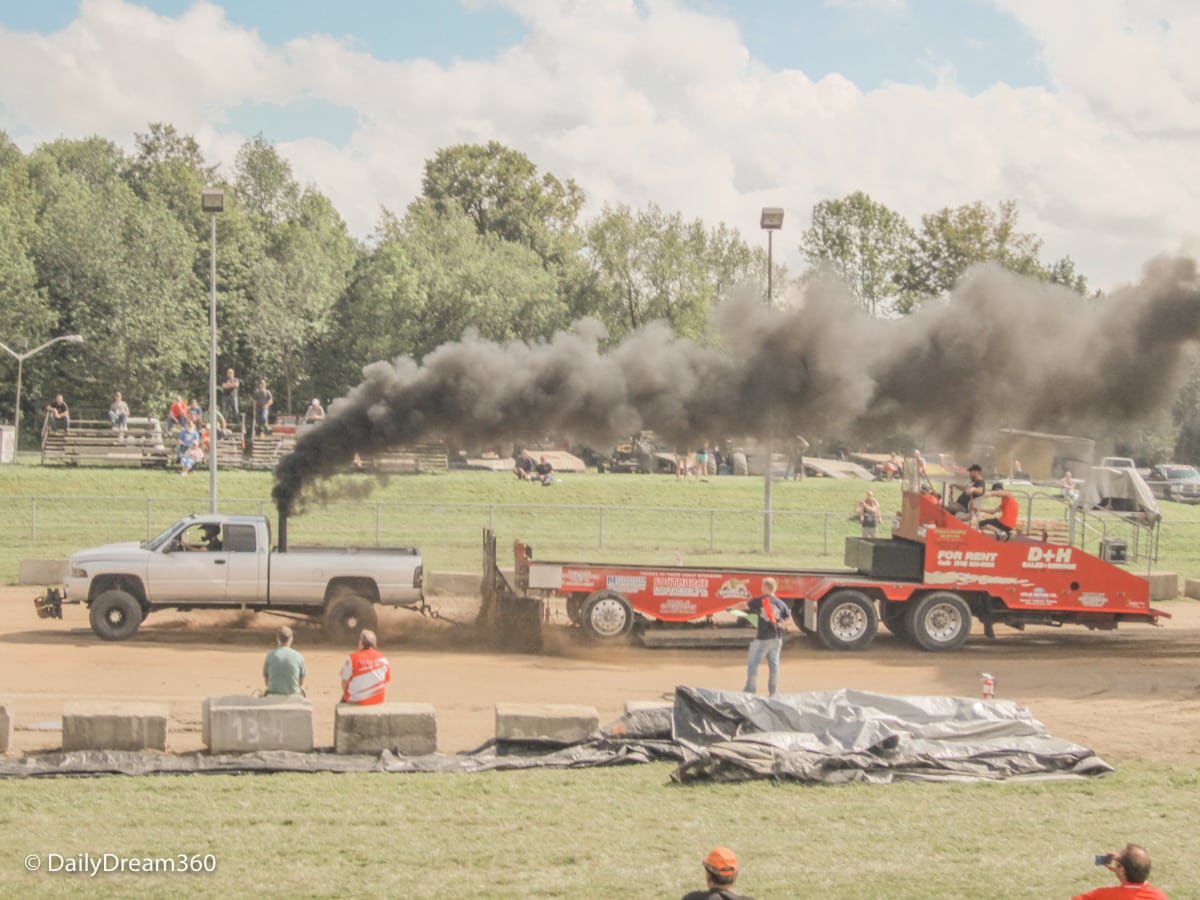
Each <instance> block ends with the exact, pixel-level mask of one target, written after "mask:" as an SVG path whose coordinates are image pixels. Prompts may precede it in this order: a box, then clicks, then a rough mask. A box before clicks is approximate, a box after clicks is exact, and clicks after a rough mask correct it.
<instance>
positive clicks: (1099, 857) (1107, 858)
mask: <svg viewBox="0 0 1200 900" xmlns="http://www.w3.org/2000/svg"><path fill="white" fill-rule="evenodd" d="M1112 861H1113V855H1112V854H1111V853H1097V854H1096V865H1098V866H1107V865H1108V864H1109V863H1111V862H1112Z"/></svg>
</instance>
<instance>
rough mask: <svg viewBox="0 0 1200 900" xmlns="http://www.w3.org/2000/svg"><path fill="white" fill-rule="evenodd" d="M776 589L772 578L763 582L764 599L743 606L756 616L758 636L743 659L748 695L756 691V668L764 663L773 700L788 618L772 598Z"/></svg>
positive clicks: (788, 612)
mask: <svg viewBox="0 0 1200 900" xmlns="http://www.w3.org/2000/svg"><path fill="white" fill-rule="evenodd" d="M776 587H778V584H777V583H776V581H775V579H774V578H764V579H763V582H762V589H763V595H762V596H761V597H757V598H755V599H754V600H751V601H750V602H749V603H748V604H747V605H746V610H747V612H749V613H751V614H752V615H757V616H758V632H757V633H756V634H755V636H754V640H752V641H751V642H750V650H749V654H748V656H747V659H746V687H745V688H743V690H744V691H745V692H746V693H747V694H753V693H754V692H755V691H756V690H757V689H758V666H759V664H760V663H761V662H762V661H763V658H764V657H765V658H766V660H767V672H768V677H767V692H768V693H769V694H770V695H771V696H772V697H774V696H775V695H776V694H777V693H779V654H780V652H781V651H782V650H783V623H784V621H785V620H787V619H788V617H790V616H791V610H789V609H788V606H787V604H786V603H784V602H783V601H782V600H780V599H779V598H778V597H776V596H775V589H776Z"/></svg>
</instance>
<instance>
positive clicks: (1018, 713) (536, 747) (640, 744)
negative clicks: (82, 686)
mask: <svg viewBox="0 0 1200 900" xmlns="http://www.w3.org/2000/svg"><path fill="white" fill-rule="evenodd" d="M662 760H671V761H673V762H677V763H679V766H678V768H677V769H676V770H675V771H674V772H673V773H672V776H671V777H672V778H673V779H674V780H676V781H680V782H693V781H701V780H707V781H744V780H748V779H754V778H772V779H776V780H781V781H801V782H814V783H816V782H824V783H831V784H832V783H841V782H845V781H856V780H857V781H876V782H889V781H898V780H928V781H932V780H938V781H979V780H987V781H998V780H1009V779H1017V778H1020V779H1031V778H1038V779H1045V778H1060V779H1061V778H1082V777H1084V776H1089V775H1101V774H1104V773H1106V772H1110V771H1112V769H1111V768H1110V767H1109V766H1108V765H1107V764H1106V763H1104V762H1103V761H1102V760H1100V759H1099V758H1097V757H1096V756H1095V755H1094V754H1093V753H1092V752H1091V751H1090V750H1088V749H1087V748H1085V747H1080V746H1077V745H1075V744H1072V743H1069V742H1067V741H1061V740H1058V739H1056V738H1054V737H1051V736H1050V735H1048V734H1047V733H1046V730H1045V728H1044V726H1042V724H1041V723H1040V722H1037V721H1036V720H1035V719H1033V718H1032V717H1031V716H1030V714H1029V712H1028V711H1027V710H1025V709H1024V708H1023V707H1020V706H1018V705H1016V704H1014V703H1011V702H1008V701H1004V700H989V701H977V700H969V699H964V698H957V697H897V696H890V695H887V694H872V693H868V692H865V691H826V692H818V693H803V694H788V695H781V696H779V697H777V698H775V699H773V700H768V699H765V698H762V697H756V696H754V695H751V694H742V693H736V692H732V691H713V690H706V689H703V688H690V687H678V688H676V689H675V705H674V708H673V709H672V708H671V707H664V708H663V709H661V710H653V709H651V710H641V711H638V712H634V713H630V714H628V715H625V716H622V717H621V718H620V719H618V720H617V721H615V722H613V723H612V724H610V725H608V726H607V727H605V728H604V729H602V730H601V731H600V732H599V733H597V734H595V735H593V736H592V737H590V738H589V739H588V740H585V741H581V742H579V743H576V744H571V745H568V746H565V747H564V746H550V745H546V744H531V743H521V744H513V743H500V742H496V741H489V742H488V743H487V744H484V745H483V746H482V747H480V748H478V749H477V750H474V751H471V752H470V753H462V754H455V755H451V754H444V753H432V754H429V755H427V756H408V757H406V756H398V755H396V754H393V753H389V752H386V751H385V752H384V753H382V754H380V755H379V756H344V755H338V754H335V753H331V752H328V751H324V752H314V753H289V752H284V751H261V752H258V753H244V754H238V753H229V754H221V755H216V756H213V755H209V754H206V753H188V754H178V755H176V754H167V753H152V752H146V753H136V752H129V751H74V752H67V753H61V752H60V753H41V754H32V755H29V756H25V757H22V758H17V759H0V777H9V778H20V777H33V776H55V775H147V774H179V775H182V774H201V773H212V774H215V773H253V772H481V771H486V770H497V769H528V768H584V767H596V766H616V765H630V764H636V763H646V762H654V761H662Z"/></svg>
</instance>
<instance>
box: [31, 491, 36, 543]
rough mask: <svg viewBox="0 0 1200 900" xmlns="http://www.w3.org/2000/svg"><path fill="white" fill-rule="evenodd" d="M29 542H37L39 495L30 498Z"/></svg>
mask: <svg viewBox="0 0 1200 900" xmlns="http://www.w3.org/2000/svg"><path fill="white" fill-rule="evenodd" d="M29 543H31V544H36V543H37V497H30V498H29Z"/></svg>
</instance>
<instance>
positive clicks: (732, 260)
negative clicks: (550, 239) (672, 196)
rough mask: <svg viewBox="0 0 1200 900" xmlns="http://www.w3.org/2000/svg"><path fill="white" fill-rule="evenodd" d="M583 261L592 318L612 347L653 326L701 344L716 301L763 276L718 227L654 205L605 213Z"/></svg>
mask: <svg viewBox="0 0 1200 900" xmlns="http://www.w3.org/2000/svg"><path fill="white" fill-rule="evenodd" d="M587 253H588V255H589V257H590V259H591V260H592V265H593V266H594V271H595V274H596V283H597V287H598V291H599V303H598V305H597V308H596V310H595V313H594V314H595V315H596V317H597V318H599V319H600V320H601V321H602V322H603V323H604V324H605V325H606V326H607V327H608V330H609V337H610V339H612V340H614V341H615V340H620V339H621V338H622V337H624V336H626V335H628V334H629V333H631V332H633V331H635V330H637V329H638V328H641V327H642V326H643V325H646V324H647V323H649V322H652V321H655V320H658V319H662V320H665V321H666V322H668V323H669V324H670V325H671V327H672V328H673V329H674V331H675V333H676V334H679V335H681V336H686V337H694V338H698V337H702V336H704V334H705V328H706V325H707V322H708V316H709V313H710V312H711V310H712V308H713V306H715V305H716V303H717V302H718V301H719V300H720V299H721V297H722V296H724V294H725V293H726V292H727V291H728V290H729V289H730V288H731V287H733V286H734V285H735V284H739V283H742V282H745V281H748V280H752V279H754V278H755V277H756V275H757V273H758V272H759V271H761V270H764V269H765V266H762V265H761V262H760V263H759V264H758V265H756V264H755V260H756V255H755V253H754V252H752V251H751V249H750V247H749V246H748V245H747V244H746V243H745V241H743V240H742V239H741V238H740V237H739V236H738V235H737V234H736V233H735V232H734V231H733V230H732V229H730V228H728V227H727V226H725V225H724V224H721V225H718V226H717V227H716V228H712V229H708V228H705V226H704V223H703V222H702V221H700V220H699V219H697V220H694V221H691V222H685V221H684V219H683V217H682V216H681V215H680V214H679V213H674V214H670V215H668V214H666V213H664V212H663V211H662V210H661V209H659V208H658V207H657V206H654V205H651V206H650V208H649V209H648V210H645V211H638V212H635V211H634V210H632V209H631V208H630V207H628V206H625V205H621V206H618V207H617V208H615V209H612V208H608V207H606V208H605V210H604V211H603V213H601V215H600V216H599V217H598V218H597V219H596V220H595V221H594V222H592V223H591V225H590V227H589V228H588V232H587ZM764 280H765V279H764Z"/></svg>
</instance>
